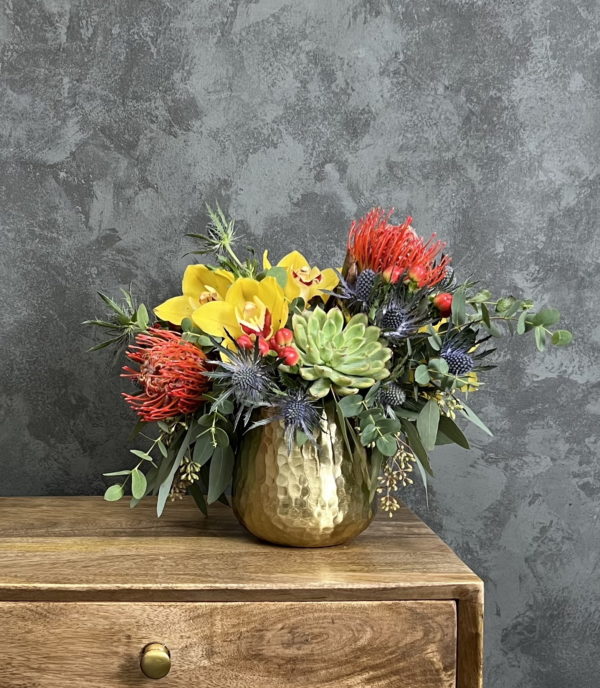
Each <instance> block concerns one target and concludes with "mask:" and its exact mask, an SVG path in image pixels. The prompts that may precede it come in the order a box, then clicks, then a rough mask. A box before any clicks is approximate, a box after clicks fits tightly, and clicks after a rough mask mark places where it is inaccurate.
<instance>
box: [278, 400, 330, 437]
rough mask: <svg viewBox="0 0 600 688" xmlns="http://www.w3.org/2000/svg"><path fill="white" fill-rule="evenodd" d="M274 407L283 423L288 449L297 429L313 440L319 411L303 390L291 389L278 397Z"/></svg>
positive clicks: (319, 415)
mask: <svg viewBox="0 0 600 688" xmlns="http://www.w3.org/2000/svg"><path fill="white" fill-rule="evenodd" d="M276 408H277V416H278V417H279V418H281V420H283V422H284V425H285V438H286V441H287V444H288V449H289V450H290V451H291V449H292V446H293V442H294V438H295V437H296V432H297V431H298V430H301V431H302V432H303V433H304V434H305V435H306V436H307V437H308V439H309V440H311V441H312V442H314V441H315V432H316V430H317V428H318V425H319V419H320V417H321V413H320V410H319V409H318V408H317V407H316V406H315V405H314V403H313V401H311V399H310V397H309V396H308V395H307V393H306V392H305V391H304V390H302V389H295V390H291V391H289V392H288V393H287V394H285V395H283V396H281V397H279V399H278V400H277V406H276Z"/></svg>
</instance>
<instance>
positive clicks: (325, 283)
mask: <svg viewBox="0 0 600 688" xmlns="http://www.w3.org/2000/svg"><path fill="white" fill-rule="evenodd" d="M321 274H322V275H323V279H322V280H321V283H320V284H319V289H320V290H321V293H320V294H319V296H320V297H321V298H322V299H323V301H325V303H327V299H328V298H329V294H323V293H322V291H323V290H327V291H333V290H334V289H335V288H336V287H337V285H338V284H339V283H340V278H339V277H338V276H337V273H336V271H335V270H333V269H332V268H325V270H323V272H321Z"/></svg>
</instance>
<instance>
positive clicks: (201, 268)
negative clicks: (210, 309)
mask: <svg viewBox="0 0 600 688" xmlns="http://www.w3.org/2000/svg"><path fill="white" fill-rule="evenodd" d="M233 281H234V276H233V275H232V273H231V272H228V271H227V270H219V269H217V270H212V269H211V268H209V267H208V266H207V265H188V266H187V268H186V269H185V272H184V273H183V280H182V284H181V291H182V296H174V297H173V298H171V299H167V300H166V301H165V302H164V303H161V304H160V306H157V307H156V308H155V309H154V313H155V314H156V316H157V317H158V318H160V319H161V320H165V321H166V322H170V323H172V324H173V325H181V323H182V321H183V320H184V319H185V318H191V317H192V316H193V315H194V313H195V311H196V310H197V309H198V308H200V306H203V305H204V304H207V303H212V302H213V301H222V300H223V299H224V298H225V295H226V294H227V291H228V289H229V287H230V286H231V285H232V284H233Z"/></svg>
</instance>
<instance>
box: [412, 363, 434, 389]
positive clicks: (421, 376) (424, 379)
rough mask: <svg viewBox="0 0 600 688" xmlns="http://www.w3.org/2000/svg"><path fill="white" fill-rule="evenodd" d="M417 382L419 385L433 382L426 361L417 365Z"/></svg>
mask: <svg viewBox="0 0 600 688" xmlns="http://www.w3.org/2000/svg"><path fill="white" fill-rule="evenodd" d="M415 382H416V383H417V384H419V385H427V384H429V383H430V382H431V377H430V376H429V370H428V369H427V366H426V365H425V364H424V363H421V365H419V366H417V368H416V370H415Z"/></svg>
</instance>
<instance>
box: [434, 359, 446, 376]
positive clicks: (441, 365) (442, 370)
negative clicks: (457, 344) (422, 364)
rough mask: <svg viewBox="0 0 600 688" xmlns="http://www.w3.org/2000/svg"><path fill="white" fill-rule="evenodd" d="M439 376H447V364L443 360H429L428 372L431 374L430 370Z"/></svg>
mask: <svg viewBox="0 0 600 688" xmlns="http://www.w3.org/2000/svg"><path fill="white" fill-rule="evenodd" d="M432 368H433V370H434V371H435V372H436V373H438V374H440V375H447V374H448V362H447V361H446V360H445V359H443V358H432V359H430V360H429V372H430V373H431V369H432Z"/></svg>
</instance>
